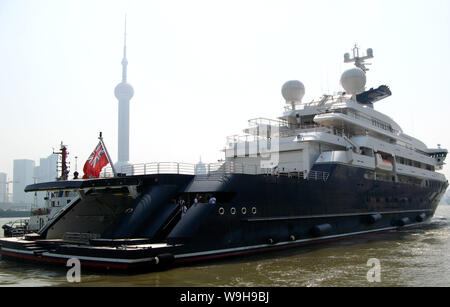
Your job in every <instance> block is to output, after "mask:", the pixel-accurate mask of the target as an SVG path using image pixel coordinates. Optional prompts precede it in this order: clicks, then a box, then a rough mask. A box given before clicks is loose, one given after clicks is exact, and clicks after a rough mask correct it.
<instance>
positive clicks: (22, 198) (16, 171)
mask: <svg viewBox="0 0 450 307" xmlns="http://www.w3.org/2000/svg"><path fill="white" fill-rule="evenodd" d="M13 163H14V166H13V181H14V184H13V202H15V203H26V204H32V203H33V202H34V194H33V193H25V191H24V190H25V187H26V186H27V185H29V184H33V183H34V177H35V176H34V166H35V163H34V161H33V160H28V159H16V160H14V161H13Z"/></svg>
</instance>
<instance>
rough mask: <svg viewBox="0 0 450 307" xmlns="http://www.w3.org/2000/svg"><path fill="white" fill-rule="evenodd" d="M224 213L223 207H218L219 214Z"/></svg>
mask: <svg viewBox="0 0 450 307" xmlns="http://www.w3.org/2000/svg"><path fill="white" fill-rule="evenodd" d="M224 213H225V209H224V208H223V207H220V208H219V214H220V215H223V214H224Z"/></svg>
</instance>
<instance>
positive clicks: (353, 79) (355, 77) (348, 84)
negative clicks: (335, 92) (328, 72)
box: [341, 68, 366, 95]
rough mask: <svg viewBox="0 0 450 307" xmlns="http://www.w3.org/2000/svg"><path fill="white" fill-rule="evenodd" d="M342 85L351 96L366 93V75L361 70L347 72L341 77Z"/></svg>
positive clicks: (353, 69)
mask: <svg viewBox="0 0 450 307" xmlns="http://www.w3.org/2000/svg"><path fill="white" fill-rule="evenodd" d="M341 85H342V87H343V88H344V89H345V91H346V92H347V93H349V94H351V95H353V94H358V93H361V92H362V91H364V86H365V85H366V73H365V72H364V71H363V70H362V69H360V68H352V69H349V70H346V71H345V72H344V73H343V74H342V76H341Z"/></svg>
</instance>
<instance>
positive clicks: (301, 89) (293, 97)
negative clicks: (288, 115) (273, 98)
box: [281, 80, 305, 103]
mask: <svg viewBox="0 0 450 307" xmlns="http://www.w3.org/2000/svg"><path fill="white" fill-rule="evenodd" d="M281 94H282V95H283V97H284V99H286V103H290V102H301V101H302V98H303V96H305V86H304V85H303V83H301V82H300V81H297V80H291V81H287V82H286V83H284V84H283V87H282V88H281Z"/></svg>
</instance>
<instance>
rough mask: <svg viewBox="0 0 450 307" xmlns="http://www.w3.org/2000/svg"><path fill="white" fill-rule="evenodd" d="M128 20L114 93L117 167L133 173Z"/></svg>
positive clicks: (132, 92) (132, 93) (127, 172)
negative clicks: (120, 76)
mask: <svg viewBox="0 0 450 307" xmlns="http://www.w3.org/2000/svg"><path fill="white" fill-rule="evenodd" d="M127 65H128V60H127V20H126V18H125V32H124V45H123V59H122V82H120V83H119V84H117V86H116V88H115V89H114V94H115V96H116V98H117V100H119V122H118V128H119V130H118V161H117V163H116V164H115V168H116V170H117V172H119V173H126V174H128V175H129V174H131V173H132V167H131V164H130V163H129V159H130V155H129V152H130V99H131V98H132V97H133V95H134V89H133V87H132V86H131V85H130V84H129V83H127Z"/></svg>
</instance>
